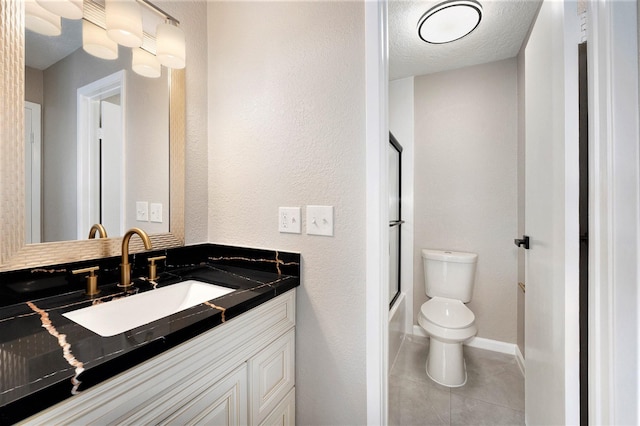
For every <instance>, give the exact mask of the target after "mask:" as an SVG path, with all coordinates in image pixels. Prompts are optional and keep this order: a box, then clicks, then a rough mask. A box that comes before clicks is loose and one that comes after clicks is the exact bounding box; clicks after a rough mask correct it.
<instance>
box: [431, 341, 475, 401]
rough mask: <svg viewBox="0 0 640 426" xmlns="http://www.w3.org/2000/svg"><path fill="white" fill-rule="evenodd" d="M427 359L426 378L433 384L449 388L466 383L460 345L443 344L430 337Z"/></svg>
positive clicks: (465, 367) (465, 371)
mask: <svg viewBox="0 0 640 426" xmlns="http://www.w3.org/2000/svg"><path fill="white" fill-rule="evenodd" d="M429 340H430V343H429V355H428V357H427V365H426V370H427V376H429V378H430V379H431V380H433V381H434V382H436V383H438V384H440V385H443V386H447V387H450V388H455V387H460V386H464V385H465V383H467V366H466V365H465V362H464V357H463V354H462V343H444V342H442V341H439V340H437V339H434V338H433V336H432V337H431V339H429Z"/></svg>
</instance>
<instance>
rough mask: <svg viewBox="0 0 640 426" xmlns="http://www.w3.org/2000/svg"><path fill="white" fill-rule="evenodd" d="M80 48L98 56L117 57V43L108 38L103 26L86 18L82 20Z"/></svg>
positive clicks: (105, 57)
mask: <svg viewBox="0 0 640 426" xmlns="http://www.w3.org/2000/svg"><path fill="white" fill-rule="evenodd" d="M82 49H84V51H85V52H87V53H89V54H90V55H93V56H95V57H98V58H102V59H107V60H113V59H117V58H118V43H116V42H115V41H113V40H111V39H110V38H109V36H108V35H107V32H106V31H105V30H104V28H101V27H99V26H97V25H96V24H94V23H92V22H89V21H87V20H86V19H84V20H83V21H82Z"/></svg>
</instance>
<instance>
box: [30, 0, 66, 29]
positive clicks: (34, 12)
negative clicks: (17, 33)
mask: <svg viewBox="0 0 640 426" xmlns="http://www.w3.org/2000/svg"><path fill="white" fill-rule="evenodd" d="M24 12H25V13H24V25H25V27H26V28H27V29H28V30H31V31H34V32H36V33H38V34H42V35H46V36H59V35H60V34H62V23H61V21H60V17H59V16H58V15H56V14H54V13H51V12H49V11H48V10H47V9H45V8H44V7H42V6H40V4H39V3H38V2H36V0H26V1H25V3H24Z"/></svg>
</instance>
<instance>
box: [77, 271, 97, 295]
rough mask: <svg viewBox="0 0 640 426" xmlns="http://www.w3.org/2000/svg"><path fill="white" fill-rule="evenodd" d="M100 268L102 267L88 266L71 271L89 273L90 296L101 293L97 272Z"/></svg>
mask: <svg viewBox="0 0 640 426" xmlns="http://www.w3.org/2000/svg"><path fill="white" fill-rule="evenodd" d="M98 269H100V267H99V266H90V267H88V268H82V269H76V270H74V271H71V273H72V274H74V275H77V274H86V273H89V275H87V295H88V296H95V295H96V294H98V293H100V290H98V276H97V275H96V274H95V272H96V271H97V270H98Z"/></svg>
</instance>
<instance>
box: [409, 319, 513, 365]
mask: <svg viewBox="0 0 640 426" xmlns="http://www.w3.org/2000/svg"><path fill="white" fill-rule="evenodd" d="M413 334H414V336H423V337H428V335H427V333H426V332H425V331H424V329H423V328H422V327H420V326H419V325H417V324H414V325H413ZM465 345H466V346H469V347H472V348H479V349H485V350H488V351H493V352H500V353H503V354H509V355H515V356H516V357H517V354H516V350H517V348H518V345H516V344H515V343H507V342H501V341H499V340H491V339H485V338H484V337H474V338H472V339H471V340H469V341H468V342H466V343H465ZM518 352H519V351H518ZM523 365H524V362H523ZM521 368H522V367H521Z"/></svg>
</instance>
